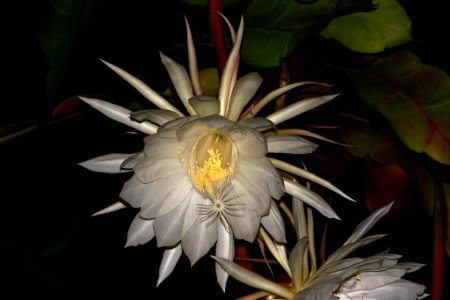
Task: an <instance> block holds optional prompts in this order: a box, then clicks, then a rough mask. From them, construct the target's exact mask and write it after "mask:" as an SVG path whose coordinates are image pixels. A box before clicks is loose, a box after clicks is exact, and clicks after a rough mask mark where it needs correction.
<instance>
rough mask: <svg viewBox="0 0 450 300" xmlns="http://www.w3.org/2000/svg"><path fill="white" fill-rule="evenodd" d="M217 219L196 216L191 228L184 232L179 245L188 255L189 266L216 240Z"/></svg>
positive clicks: (206, 251)
mask: <svg viewBox="0 0 450 300" xmlns="http://www.w3.org/2000/svg"><path fill="white" fill-rule="evenodd" d="M217 226H218V219H217V218H214V219H209V218H208V219H205V218H203V216H198V217H197V219H196V220H195V222H194V224H192V226H191V228H190V229H189V230H188V232H186V234H185V235H184V237H183V239H182V240H181V245H182V247H183V250H184V253H185V254H186V255H187V256H188V258H189V261H190V262H191V266H192V265H194V264H195V263H196V262H197V261H198V260H199V259H200V258H201V257H203V256H204V255H205V254H207V253H208V251H209V250H210V249H211V247H212V246H213V245H214V244H215V243H216V241H217Z"/></svg>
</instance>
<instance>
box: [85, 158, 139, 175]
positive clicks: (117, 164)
mask: <svg viewBox="0 0 450 300" xmlns="http://www.w3.org/2000/svg"><path fill="white" fill-rule="evenodd" d="M133 155H135V153H132V154H123V153H111V154H106V155H102V156H98V157H95V158H92V159H89V160H86V161H84V162H81V163H79V165H80V166H82V167H84V168H86V169H88V170H90V171H94V172H102V173H109V174H116V173H122V172H129V171H130V170H124V169H122V168H121V165H122V163H123V162H124V161H125V160H127V159H128V158H130V157H131V156H133Z"/></svg>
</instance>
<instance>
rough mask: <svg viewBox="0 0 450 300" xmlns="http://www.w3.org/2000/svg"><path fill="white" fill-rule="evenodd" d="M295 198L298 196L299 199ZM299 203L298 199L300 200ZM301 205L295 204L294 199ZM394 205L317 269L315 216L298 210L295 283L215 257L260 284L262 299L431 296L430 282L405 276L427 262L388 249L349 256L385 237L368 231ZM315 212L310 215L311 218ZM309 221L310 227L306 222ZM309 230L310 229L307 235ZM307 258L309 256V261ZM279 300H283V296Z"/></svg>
mask: <svg viewBox="0 0 450 300" xmlns="http://www.w3.org/2000/svg"><path fill="white" fill-rule="evenodd" d="M294 200H295V199H294ZM295 201H297V200H295ZM294 203H295V202H294ZM392 204H393V203H390V204H388V205H386V206H384V207H381V208H380V209H378V210H377V211H375V212H373V213H372V214H371V215H370V216H369V217H367V218H366V219H365V220H364V221H362V222H361V223H360V224H359V225H358V226H357V227H356V229H355V230H354V231H353V233H352V234H351V235H350V237H349V238H348V239H347V240H346V241H345V243H344V244H343V245H342V246H341V247H340V248H339V249H337V250H336V251H335V252H334V253H333V254H331V255H330V256H329V257H328V259H327V260H326V261H325V262H324V263H323V264H322V265H321V266H320V267H319V268H318V269H316V266H315V264H316V258H315V254H314V249H313V248H311V247H313V246H311V244H313V243H314V236H313V232H314V231H313V229H312V224H313V223H312V220H311V219H310V220H308V221H306V220H305V219H306V218H305V216H304V214H303V209H302V208H300V209H299V210H298V211H297V212H294V218H296V217H300V218H301V219H303V220H300V223H303V225H304V226H303V227H302V231H303V233H300V236H303V237H301V238H300V239H299V241H298V242H297V244H296V245H295V246H294V248H293V249H292V251H291V253H290V257H289V267H288V270H289V275H290V276H291V279H292V282H290V283H289V284H284V285H281V284H278V283H275V282H272V281H270V280H268V279H266V278H264V277H262V276H260V275H258V274H256V273H253V272H251V271H249V270H247V269H245V268H243V267H241V266H239V265H237V264H235V263H233V262H231V261H229V260H226V259H224V258H220V257H215V260H216V261H217V262H218V263H220V265H221V266H222V267H223V268H224V269H225V270H226V271H227V272H229V274H231V275H232V276H233V277H234V278H236V279H237V280H239V281H241V282H243V283H245V284H248V285H250V286H253V287H255V288H259V289H261V290H263V291H266V292H265V293H264V292H262V293H258V296H259V297H258V298H257V297H248V299H259V298H261V297H265V296H268V295H277V296H279V297H282V298H284V299H293V300H319V299H326V300H337V299H342V300H369V299H370V300H386V299H387V300H394V299H395V300H397V299H401V300H416V299H422V298H425V297H427V296H428V294H426V293H425V286H423V285H421V284H418V283H415V282H412V281H409V280H406V279H403V278H402V277H403V276H404V275H405V274H406V273H410V272H414V271H416V270H418V269H420V268H421V267H423V264H418V263H413V262H399V259H400V258H401V255H398V254H390V253H388V252H387V251H386V252H382V253H378V254H376V255H372V256H369V257H365V258H361V257H347V256H348V255H349V254H350V253H351V252H353V251H355V250H357V249H358V248H359V247H362V246H365V245H367V244H369V243H371V242H374V241H376V240H378V239H380V238H382V237H383V236H384V235H382V234H375V235H370V236H365V237H364V235H365V234H366V233H367V232H368V231H369V230H370V229H371V228H372V227H373V225H374V224H375V223H376V222H377V221H378V220H379V219H380V218H381V217H383V216H384V215H385V214H386V213H387V212H388V211H389V209H390V208H391V207H392ZM311 217H312V214H309V218H311ZM306 224H308V225H306ZM307 232H309V233H307ZM305 258H309V259H308V260H306V259H305ZM277 299H278V298H277Z"/></svg>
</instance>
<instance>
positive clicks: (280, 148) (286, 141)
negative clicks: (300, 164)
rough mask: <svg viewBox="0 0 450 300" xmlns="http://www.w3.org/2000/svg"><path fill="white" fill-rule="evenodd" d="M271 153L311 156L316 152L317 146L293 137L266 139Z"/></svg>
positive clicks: (281, 136) (280, 136)
mask: <svg viewBox="0 0 450 300" xmlns="http://www.w3.org/2000/svg"><path fill="white" fill-rule="evenodd" d="M266 140H267V147H268V152H269V153H290V154H309V153H313V152H314V151H316V148H317V146H318V145H317V144H314V143H312V142H310V141H308V140H305V139H303V138H301V137H298V136H293V135H271V136H268V137H266Z"/></svg>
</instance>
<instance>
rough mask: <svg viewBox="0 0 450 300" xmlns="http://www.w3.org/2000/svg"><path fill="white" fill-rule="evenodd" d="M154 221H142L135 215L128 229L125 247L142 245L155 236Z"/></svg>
mask: <svg viewBox="0 0 450 300" xmlns="http://www.w3.org/2000/svg"><path fill="white" fill-rule="evenodd" d="M153 222H154V220H144V219H142V218H141V217H140V216H139V214H137V215H136V216H135V217H134V219H133V221H132V222H131V225H130V228H129V229H128V235H127V243H126V244H125V247H129V246H138V245H143V244H145V243H147V242H149V241H150V240H151V239H153V237H154V236H155V231H154V230H153Z"/></svg>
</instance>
